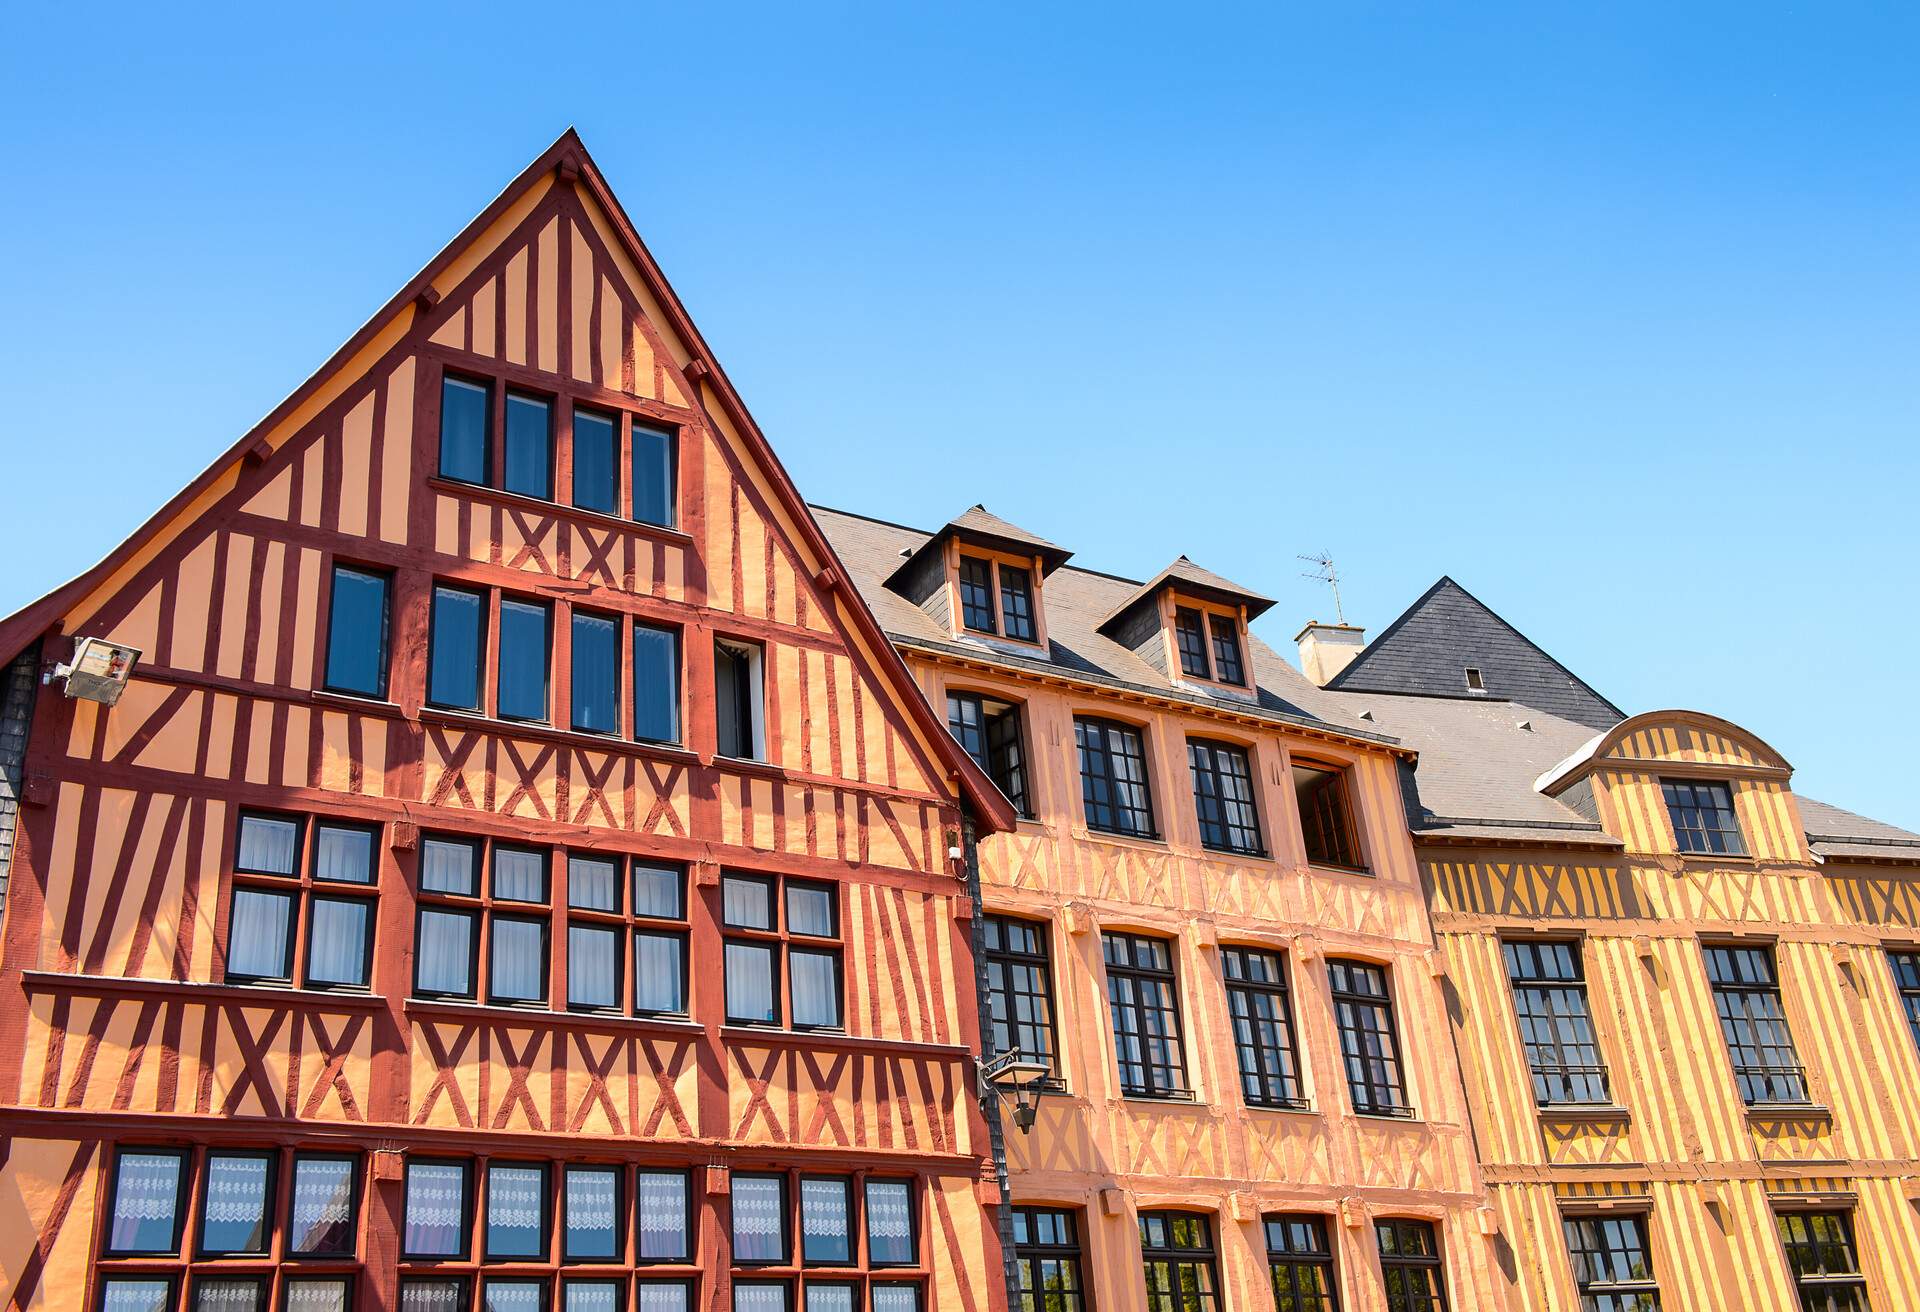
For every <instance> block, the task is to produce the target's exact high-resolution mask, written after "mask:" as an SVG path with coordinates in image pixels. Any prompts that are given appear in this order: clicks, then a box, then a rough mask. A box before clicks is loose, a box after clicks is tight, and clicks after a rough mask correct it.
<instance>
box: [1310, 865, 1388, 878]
mask: <svg viewBox="0 0 1920 1312" xmlns="http://www.w3.org/2000/svg"><path fill="white" fill-rule="evenodd" d="M1307 869H1308V870H1310V871H1312V870H1318V871H1319V872H1320V873H1321V874H1323V875H1358V876H1359V877H1360V878H1362V879H1376V878H1378V876H1377V875H1375V874H1374V873H1373V871H1371V870H1369V869H1367V867H1365V866H1336V865H1334V864H1332V863H1331V862H1327V861H1309V862H1307Z"/></svg>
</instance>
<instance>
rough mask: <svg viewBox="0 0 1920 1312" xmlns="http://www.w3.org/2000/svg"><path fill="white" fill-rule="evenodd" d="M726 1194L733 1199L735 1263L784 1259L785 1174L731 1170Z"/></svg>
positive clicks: (785, 1226) (772, 1261) (786, 1227)
mask: <svg viewBox="0 0 1920 1312" xmlns="http://www.w3.org/2000/svg"><path fill="white" fill-rule="evenodd" d="M728 1195H729V1197H730V1198H731V1200H732V1203H733V1260H734V1263H735V1265H738V1266H766V1265H772V1264H776V1263H784V1262H785V1261H786V1260H787V1253H788V1250H789V1244H788V1222H787V1177H786V1176H784V1175H748V1174H745V1173H743V1172H740V1171H735V1172H734V1173H733V1181H732V1184H731V1185H730V1186H729V1189H728Z"/></svg>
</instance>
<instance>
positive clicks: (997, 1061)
mask: <svg viewBox="0 0 1920 1312" xmlns="http://www.w3.org/2000/svg"><path fill="white" fill-rule="evenodd" d="M979 1069H980V1099H981V1101H982V1102H985V1101H986V1100H987V1099H988V1098H1006V1097H1011V1098H1012V1099H1013V1123H1014V1125H1016V1126H1018V1127H1019V1130H1020V1133H1022V1134H1025V1133H1027V1132H1028V1131H1029V1130H1031V1129H1033V1122H1034V1120H1035V1118H1037V1117H1038V1116H1039V1114H1040V1089H1041V1086H1042V1085H1044V1084H1045V1083H1046V1082H1047V1080H1048V1078H1049V1077H1051V1076H1052V1074H1053V1067H1052V1066H1050V1065H1048V1064H1047V1063H1046V1062H1044V1061H1036V1060H1035V1059H1034V1058H1032V1057H1029V1056H1027V1055H1026V1054H1025V1053H1023V1052H1021V1051H1020V1050H1019V1049H1018V1048H1015V1049H1013V1050H1012V1051H1010V1052H1002V1053H997V1054H995V1055H994V1056H992V1057H986V1058H983V1059H981V1061H980V1067H979Z"/></svg>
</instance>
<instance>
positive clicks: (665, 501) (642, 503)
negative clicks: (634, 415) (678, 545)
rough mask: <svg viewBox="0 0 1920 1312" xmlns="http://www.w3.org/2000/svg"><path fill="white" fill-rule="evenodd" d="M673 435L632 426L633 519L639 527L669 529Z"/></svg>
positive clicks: (670, 524)
mask: <svg viewBox="0 0 1920 1312" xmlns="http://www.w3.org/2000/svg"><path fill="white" fill-rule="evenodd" d="M673 482H674V435H673V434H672V433H669V432H667V431H665V430H663V429H659V428H649V427H647V426H645V425H643V424H637V423H636V424H634V425H633V517H634V519H635V520H637V521H639V522H640V523H642V524H653V525H656V526H657V527H660V528H672V527H673V510H674V494H673Z"/></svg>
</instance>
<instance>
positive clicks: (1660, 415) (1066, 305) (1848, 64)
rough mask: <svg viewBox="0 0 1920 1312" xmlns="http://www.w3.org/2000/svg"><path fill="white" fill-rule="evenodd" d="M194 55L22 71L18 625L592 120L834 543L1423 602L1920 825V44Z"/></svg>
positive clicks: (94, 28)
mask: <svg viewBox="0 0 1920 1312" xmlns="http://www.w3.org/2000/svg"><path fill="white" fill-rule="evenodd" d="M193 8H197V7H184V8H180V7H173V6H162V7H144V8H137V9H131V8H130V9H127V10H125V11H123V12H121V13H120V14H118V15H109V14H104V13H101V12H99V11H95V10H89V11H87V12H86V15H85V18H84V21H83V22H82V21H75V22H73V23H72V24H71V25H69V21H68V16H69V15H70V14H71V15H76V16H77V14H78V12H79V11H75V10H71V9H65V10H63V7H61V6H24V7H16V8H15V10H14V11H13V13H12V14H11V15H10V17H9V20H8V25H9V32H10V36H9V40H8V42H7V43H6V44H7V46H8V50H7V52H6V53H5V54H4V55H0V60H4V65H0V108H3V109H4V113H0V145H4V147H5V154H4V158H5V159H6V161H7V165H8V167H9V169H10V170H11V173H12V177H13V183H12V185H11V186H10V187H8V188H7V195H8V199H7V203H6V204H5V205H3V206H0V243H3V245H4V250H5V252H6V257H5V262H4V266H3V267H0V293H3V299H0V306H3V307H4V313H0V387H3V388H4V392H5V395H6V398H7V402H6V406H5V411H4V413H5V418H4V419H0V561H4V564H0V611H11V610H12V609H14V608H16V607H17V606H19V605H22V604H24V603H25V602H27V601H28V600H30V599H31V598H33V597H34V596H37V595H38V594H40V593H41V592H43V591H45V590H46V589H48V588H50V587H52V586H54V585H55V584H56V583H58V582H60V581H61V580H63V579H65V578H66V577H68V576H69V575H71V574H73V573H75V572H77V571H79V570H80V569H82V568H84V567H85V566H86V565H88V564H90V563H91V562H92V561H93V560H95V559H96V558H98V557H99V556H100V555H101V554H102V553H103V552H105V551H106V550H107V549H108V548H109V547H110V546H111V545H112V544H113V543H114V542H115V541H116V540H118V539H119V538H120V537H122V536H123V535H124V534H125V533H127V532H128V531H130V530H131V529H132V528H133V527H134V525H135V524H137V523H138V522H139V521H140V520H142V519H143V518H145V517H146V515H147V514H149V513H150V512H151V511H152V510H153V509H154V508H155V507H156V506H157V505H158V504H159V503H160V502H162V501H163V500H164V499H165V498H166V497H167V496H169V495H170V494H171V493H172V492H173V491H174V490H175V489H177V488H178V487H179V486H180V485H181V484H183V483H185V482H186V481H187V480H188V479H189V478H191V477H192V476H193V475H194V474H195V473H196V472H197V471H198V470H199V469H200V468H201V467H202V466H203V465H204V464H205V463H206V462H207V461H208V460H209V459H210V458H211V457H212V456H213V455H214V454H215V453H217V452H219V451H220V450H221V449H223V448H224V447H225V446H226V445H227V444H228V443H229V442H231V441H232V440H233V439H234V438H235V437H236V436H237V435H238V434H239V433H240V432H241V431H243V430H244V429H245V428H247V427H248V426H249V425H250V424H252V423H253V421H254V420H256V419H257V418H258V417H259V416H260V415H262V414H264V413H265V412H266V411H267V410H268V409H269V408H271V407H272V406H273V405H274V404H275V403H276V402H277V401H278V400H279V399H280V398H281V397H282V396H283V395H285V393H287V392H288V391H289V390H291V389H292V388H293V387H294V386H295V385H296V384H297V383H299V382H300V381H301V379H303V378H304V377H305V376H306V375H307V373H308V372H309V371H310V370H312V369H313V368H314V367H315V366H316V365H317V364H318V363H319V362H320V361H321V360H322V359H323V358H325V356H326V355H327V354H328V353H329V352H331V351H332V349H333V348H334V347H335V346H337V345H338V344H339V343H340V342H341V341H342V340H343V339H344V338H345V337H346V336H347V335H348V334H349V333H351V332H352V331H353V330H354V329H355V328H356V327H358V325H359V324H360V323H361V322H362V321H363V320H364V319H365V318H366V316H367V315H368V314H369V313H371V312H372V310H373V309H374V308H376V307H377V306H378V305H379V304H380V303H381V302H382V301H383V300H385V298H386V297H387V296H388V295H390V294H391V293H392V292H393V290H394V289H395V288H397V287H398V286H399V285H400V284H401V283H402V282H403V281H404V280H405V279H407V278H408V277H410V276H411V275H412V274H413V273H414V272H415V271H416V270H417V269H418V268H419V267H420V265H421V264H423V263H424V262H425V261H426V259H427V258H428V257H430V256H431V255H432V254H433V253H434V251H436V250H437V249H438V248H439V247H440V245H441V244H442V243H443V242H444V241H445V240H446V239H447V238H448V237H450V236H451V235H452V234H453V233H454V232H456V231H457V230H458V229H459V228H460V227H461V226H462V225H463V224H464V223H465V222H466V221H467V220H468V219H469V218H471V217H472V216H473V215H474V214H475V213H476V212H478V211H479V209H480V208H481V207H482V206H483V205H484V204H485V203H486V202H487V201H488V200H489V199H490V198H491V197H492V196H493V195H494V194H495V193H496V192H497V191H498V190H499V188H500V187H501V186H502V185H504V184H505V183H506V181H507V180H508V179H509V178H511V177H512V176H513V175H514V174H515V173H516V172H517V171H518V170H519V169H520V168H521V167H522V166H523V165H524V164H525V163H526V162H527V161H528V160H529V159H531V158H532V157H533V156H534V155H535V154H536V153H537V152H539V151H540V150H541V149H543V148H544V147H545V146H546V145H547V144H548V143H549V142H551V141H552V139H553V138H554V137H555V136H557V135H558V134H559V133H560V131H561V130H562V129H563V128H565V127H566V126H567V125H568V124H570V123H571V124H574V125H576V126H577V127H578V128H579V129H580V131H581V133H582V134H583V135H584V137H585V139H586V141H587V144H588V146H589V147H590V148H591V149H592V150H593V151H594V153H595V155H596V157H597V158H598V159H599V161H600V163H601V164H602V166H603V167H604V168H605V170H606V172H607V174H608V175H609V177H610V179H611V180H612V183H613V185H614V187H615V189H616V190H617V191H618V192H619V193H620V195H621V196H622V198H623V199H624V201H625V203H626V205H627V208H628V210H629V211H630V212H631V213H632V215H633V217H634V220H635V222H636V223H637V224H638V225H639V227H640V229H641V231H642V233H643V235H644V236H645V237H646V238H647V240H648V242H649V243H650V244H651V246H652V248H653V250H654V252H655V254H656V255H657V256H658V257H659V259H660V261H661V263H662V264H663V266H664V267H665V268H666V271H667V274H668V276H669V277H670V278H672V279H673V281H674V283H675V285H676V286H677V287H678V289H679V291H680V293H681V295H682V296H683V298H684V299H685V300H686V302H687V304H688V306H689V307H690V309H691V310H692V312H693V314H694V316H695V318H696V319H697V320H698V321H699V323H700V324H701V326H702V328H703V330H704V331H705V333H706V335H707V337H708V339H709V341H710V342H711V343H712V345H713V347H714V349H715V351H716V352H718V354H719V355H720V357H721V359H722V360H723V361H724V362H725V364H726V366H727V368H728V370H729V372H730V373H731V374H732V376H733V378H734V379H735V381H736V382H737V383H738V384H739V385H740V387H741V389H742V391H743V392H744V393H745V395H746V398H747V401H748V404H749V405H751V406H752V407H753V409H754V412H755V414H756V415H757V416H758V418H759V420H760V422H761V424H762V425H763V427H764V428H765V429H766V430H767V432H768V434H769V435H770V436H771V438H772V440H773V442H774V444H775V446H776V447H777V448H778V449H779V451H780V452H781V455H782V457H783V458H784V459H785V461H786V462H787V464H788V466H789V468H790V469H791V470H792V471H793V474H794V476H795V477H796V479H797V480H798V481H799V484H800V487H801V489H802V491H803V492H804V493H806V495H808V496H809V497H811V498H813V499H815V500H819V501H823V502H826V503H828V504H831V505H836V506H843V507H847V508H849V509H855V510H860V511H864V512H868V513H873V514H878V515H881V516H884V517H888V518H894V519H900V520H905V521H908V522H911V523H917V524H924V525H932V524H937V523H939V522H942V521H944V520H945V519H946V518H948V517H949V516H951V515H953V514H954V513H956V512H958V511H959V510H960V509H962V508H964V507H965V506H967V505H969V504H971V503H972V502H974V501H981V500H984V501H985V502H986V504H987V505H988V506H989V507H991V508H992V509H993V510H994V511H995V512H997V513H999V514H1001V515H1004V516H1005V517H1007V518H1009V519H1011V520H1013V521H1015V522H1017V523H1020V524H1022V525H1025V526H1027V527H1029V528H1031V529H1033V530H1035V531H1037V532H1040V533H1042V534H1045V535H1046V536H1048V537H1050V538H1052V539H1054V540H1055V541H1057V542H1060V543H1062V544H1064V545H1066V546H1068V547H1071V548H1072V549H1074V550H1075V551H1076V552H1077V553H1078V554H1079V559H1080V560H1081V561H1082V562H1083V563H1085V564H1087V565H1090V566H1093V567H1096V568H1103V569H1108V570H1111V571H1114V572H1118V573H1129V574H1133V575H1136V576H1138V575H1141V574H1143V573H1145V572H1146V571H1149V570H1152V569H1154V568H1156V567H1158V566H1159V565H1161V564H1164V563H1165V562H1166V561H1167V560H1168V559H1169V558H1171V557H1172V556H1174V555H1175V554H1177V553H1179V552H1183V551H1184V552H1186V553H1187V554H1189V555H1191V556H1192V557H1193V558H1194V559H1196V560H1198V561H1200V562H1202V563H1203V564H1205V565H1207V566H1209V567H1211V568H1213V569H1216V570H1219V571H1220V572H1222V573H1225V574H1228V575H1230V576H1232V577H1234V578H1236V579H1240V580H1242V581H1244V582H1246V583H1249V584H1251V585H1253V586H1256V587H1259V588H1261V589H1264V590H1266V591H1268V592H1270V593H1271V594H1272V595H1274V596H1276V597H1278V598H1279V599H1280V601H1279V605H1278V606H1276V607H1275V608H1274V610H1273V612H1272V613H1271V614H1270V615H1269V616H1268V617H1267V618H1266V619H1264V620H1262V621H1261V622H1260V626H1259V627H1260V628H1261V630H1262V631H1263V632H1264V634H1265V636H1266V637H1267V639H1268V640H1269V641H1271V642H1273V643H1275V644H1276V645H1280V646H1282V647H1284V646H1285V644H1286V643H1287V642H1288V641H1289V640H1290V639H1291V637H1292V634H1293V630H1294V627H1295V626H1296V625H1297V623H1298V622H1299V621H1301V620H1304V619H1306V618H1308V617H1309V616H1311V615H1324V614H1325V613H1326V611H1327V610H1328V604H1327V600H1326V597H1325V594H1324V589H1320V588H1319V587H1318V585H1315V584H1312V583H1309V582H1307V581H1305V580H1304V579H1301V578H1300V577H1298V573H1297V572H1298V570H1299V569H1300V566H1299V564H1298V562H1297V561H1296V560H1295V559H1294V557H1295V555H1296V553H1298V552H1302V551H1307V550H1314V549H1321V548H1325V549H1328V550H1331V551H1332V552H1333V553H1334V554H1335V555H1336V557H1337V558H1338V560H1339V562H1340V566H1341V569H1342V571H1343V572H1344V574H1345V576H1346V579H1347V583H1346V588H1345V592H1346V598H1347V611H1348V615H1349V618H1351V619H1352V620H1354V621H1355V622H1358V623H1363V624H1365V625H1367V626H1369V627H1370V628H1371V629H1372V630H1373V631H1375V632H1378V630H1379V629H1380V628H1381V627H1382V626H1383V625H1384V624H1385V623H1386V622H1387V621H1389V620H1390V619H1391V618H1392V617H1393V616H1394V615H1395V614H1397V613H1398V612H1399V610H1400V609H1401V608H1402V607H1404V606H1405V605H1406V604H1407V603H1408V602H1410V601H1411V600H1412V599H1413V598H1414V597H1415V596H1417V595H1418V594H1419V593H1420V591H1421V590H1422V589H1424V588H1425V587H1426V586H1427V584H1429V583H1431V582H1432V581H1433V580H1434V579H1435V578H1436V577H1438V576H1439V575H1440V574H1442V573H1451V574H1452V575H1454V576H1455V577H1456V578H1458V579H1459V580H1460V581H1461V582H1462V583H1464V584H1465V585H1466V586H1467V587H1468V588H1470V589H1472V590H1473V591H1474V592H1476V593H1477V594H1478V595H1479V596H1480V597H1481V598H1482V599H1484V600H1485V601H1487V602H1488V603H1489V604H1490V605H1492V606H1493V607H1494V608H1495V609H1497V610H1499V611H1500V612H1502V613H1503V614H1504V615H1506V616H1507V617H1508V618H1509V619H1510V620H1512V621H1513V622H1514V623H1515V624H1516V625H1518V626H1519V627H1520V628H1521V629H1523V630H1524V631H1526V632H1528V633H1529V634H1531V635H1532V636H1533V637H1535V638H1536V639H1537V640H1538V641H1540V642H1541V643H1542V644H1543V645H1544V646H1546V647H1547V648H1548V649H1549V650H1550V651H1552V652H1554V653H1555V654H1556V655H1558V656H1559V657H1560V658H1561V659H1562V660H1563V661H1564V662H1565V663H1566V664H1567V665H1569V666H1571V667H1572V668H1573V669H1575V670H1576V671H1578V672H1579V673H1581V674H1582V675H1583V676H1585V677H1586V678H1587V679H1588V680H1589V681H1590V682H1592V683H1593V684H1595V685H1596V686H1598V687H1599V688H1600V689H1601V690H1602V691H1604V692H1605V693H1607V694H1608V695H1609V696H1610V697H1611V698H1612V699H1613V700H1615V701H1616V702H1618V703H1620V704H1621V705H1622V706H1624V707H1626V708H1628V709H1629V710H1645V709H1652V708H1655V707H1660V706H1671V705H1678V706H1689V707H1696V708H1699V709H1701V710H1706V711H1710V712H1714V713H1717V714H1721V715H1725V716H1728V717H1729V718H1732V719H1734V720H1736V721H1739V722H1741V723H1743V724H1745V725H1747V726H1749V727H1750V728H1752V729H1754V730H1755V731H1756V732H1758V733H1760V734H1761V735H1762V736H1763V737H1765V738H1767V739H1769V740H1770V741H1771V742H1773V744H1774V745H1775V746H1776V747H1778V748H1779V749H1780V750H1781V751H1783V752H1784V753H1785V754H1786V755H1787V756H1788V758H1789V759H1790V760H1792V761H1793V762H1794V763H1795V764H1796V765H1797V766H1798V767H1799V778H1798V783H1799V784H1800V786H1801V787H1802V789H1803V790H1804V791H1806V792H1808V793H1810V794H1812V795H1815V796H1819V797H1822V798H1824V799H1826V800H1829V801H1833V802H1835V803H1839V804H1842V805H1846V806H1849V807H1851V808H1853V809H1856V810H1860V811H1864V812H1867V813H1869V814H1873V815H1877V816H1880V817H1881V818H1884V819H1888V820H1892V821H1895V822H1899V823H1903V824H1905V825H1908V826H1912V827H1920V788H1916V785H1915V783H1914V779H1913V772H1912V770H1911V768H1910V767H1909V764H1908V763H1909V761H1910V759H1911V756H1912V750H1913V744H1914V743H1915V742H1916V740H1920V699H1916V697H1915V693H1914V677H1913V676H1914V674H1915V670H1916V664H1917V662H1916V658H1915V655H1914V653H1915V650H1916V647H1920V607H1917V606H1916V604H1915V598H1916V596H1917V595H1920V588H1917V587H1916V584H1915V581H1914V574H1915V566H1916V563H1920V559H1917V558H1920V551H1916V545H1917V544H1920V530H1916V527H1915V525H1916V519H1920V502H1917V500H1916V493H1917V492H1920V456H1916V454H1915V451H1916V442H1915V437H1916V432H1915V429H1916V425H1915V418H1916V414H1915V411H1916V375H1915V362H1916V358H1917V357H1916V348H1917V347H1920V341H1917V340H1916V338H1917V337H1920V245H1917V242H1920V206H1916V200H1917V199H1920V197H1917V196H1916V192H1920V78H1916V77H1915V75H1914V69H1915V67H1916V64H1917V62H1920V10H1916V9H1915V8H1913V7H1912V6H1874V7H1869V6H1863V5H1854V4H1844V3H1835V4H1819V5H1811V4H1803V5H1796V6H1791V7H1788V6H1781V5H1767V4H1751V3H1749V4H1727V5H1707V4H1690V5H1672V4H1657V5H1656V4H1649V5H1628V4H1620V5H1570V4H1540V3H1538V2H1537V0H1531V2H1529V3H1524V4H1514V5H1511V6H1504V5H1498V4H1494V3H1473V4H1456V5H1450V6H1440V5H1413V4H1398V5H1387V4H1363V3H1333V2H1332V0H1327V2H1326V3H1321V4H1316V5H1311V6H1306V5H1294V6H1273V7H1271V8H1268V7H1262V8H1260V9H1248V10H1245V11H1234V10H1227V9H1212V10H1206V9H1202V8H1198V7H1192V8H1187V9H1180V8H1178V7H1172V8H1169V7H1167V6H1154V7H1151V8H1135V7H1131V6H1127V7H1119V6H1114V5H1111V4H1108V5H1088V6H1085V7H1081V8H1075V7H1070V6H1067V5H1053V6H1034V5H999V4H967V5H950V6H944V7H943V12H935V8H934V6H931V5H881V4H875V5H872V6H869V7H852V6H839V5H830V4H808V5H779V6H768V7H766V8H748V7H738V6H709V5H694V4H673V5H656V4H646V5H622V6H610V7H608V8H606V9H604V10H600V11H597V12H596V11H586V10H581V11H577V12H576V13H575V14H574V15H573V16H572V17H571V18H569V19H568V20H566V21H561V20H560V19H559V18H558V17H556V15H558V13H559V7H557V6H556V7H552V8H548V7H541V8H538V9H535V8H534V7H528V8H527V10H526V16H524V17H518V18H511V19H510V18H508V17H507V16H506V15H505V13H504V12H501V13H499V14H491V13H489V12H487V11H485V10H482V9H480V8H478V7H472V6H461V7H457V8H456V7H447V8H444V9H436V8H434V7H431V6H426V5H419V6H415V5H394V4H387V5H382V6H378V7H365V8H360V7H355V6H339V5H329V6H311V7H307V8H306V9H303V10H301V11H300V12H298V13H296V12H294V11H291V10H289V11H287V12H286V13H285V14H284V15H282V14H280V13H278V12H269V11H270V10H272V8H273V7H271V6H257V7H248V8H240V7H234V8H232V9H231V10H230V11H229V12H227V13H226V14H224V15H218V16H203V15H196V14H194V13H191V12H188V10H190V9H193ZM323 12H324V13H325V14H327V15H328V16H327V17H324V18H323V17H321V16H320V15H321V13H323Z"/></svg>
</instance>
